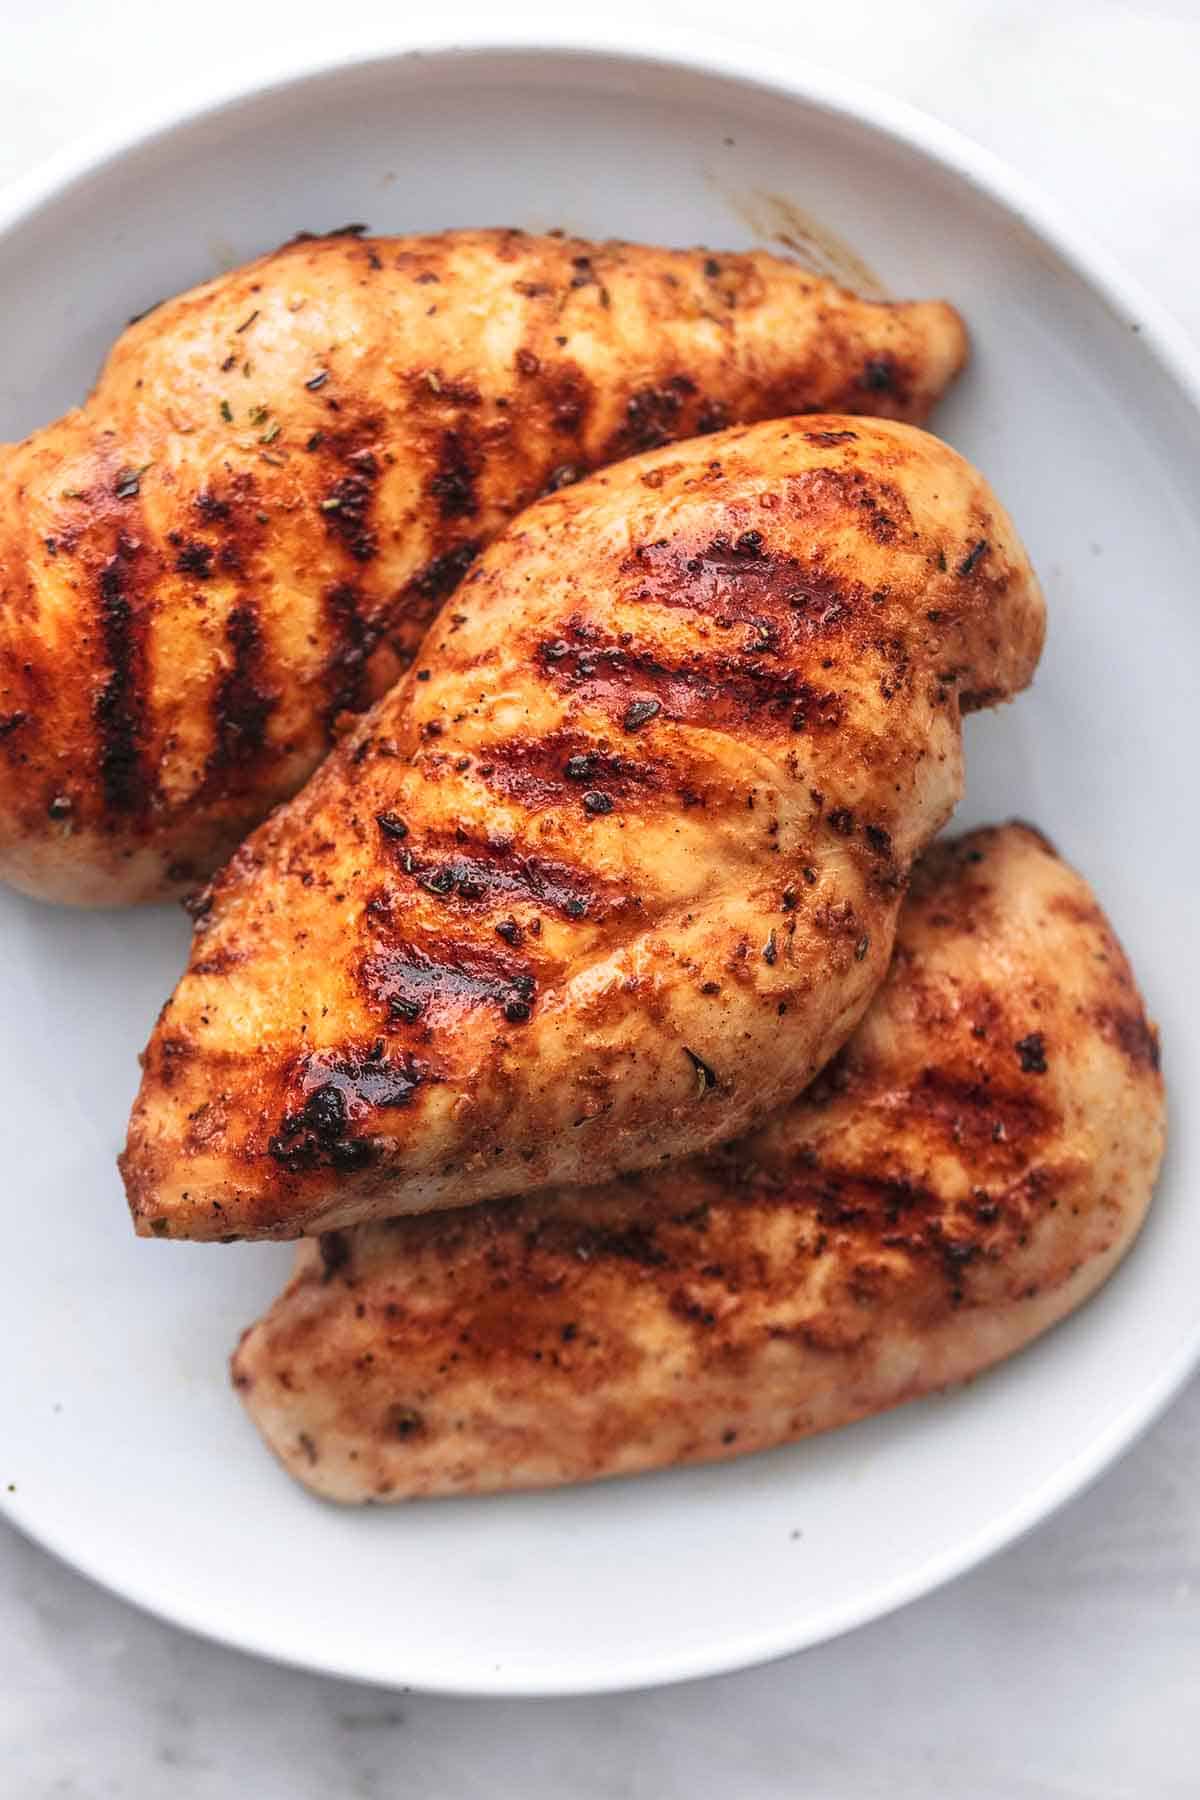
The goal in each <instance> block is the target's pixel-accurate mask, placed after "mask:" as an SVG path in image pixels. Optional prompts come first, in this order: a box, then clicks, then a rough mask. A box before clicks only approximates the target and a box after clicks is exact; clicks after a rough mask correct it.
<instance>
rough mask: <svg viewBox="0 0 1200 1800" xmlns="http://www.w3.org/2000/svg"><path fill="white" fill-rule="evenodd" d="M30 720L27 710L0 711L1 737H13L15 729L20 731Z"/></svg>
mask: <svg viewBox="0 0 1200 1800" xmlns="http://www.w3.org/2000/svg"><path fill="white" fill-rule="evenodd" d="M28 722H29V714H28V713H27V712H10V713H0V739H2V738H6V737H11V736H12V734H13V732H14V731H19V730H20V729H21V726H22V725H26V724H28Z"/></svg>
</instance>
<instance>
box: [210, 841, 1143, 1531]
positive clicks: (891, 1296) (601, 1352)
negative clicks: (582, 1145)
mask: <svg viewBox="0 0 1200 1800" xmlns="http://www.w3.org/2000/svg"><path fill="white" fill-rule="evenodd" d="M1162 1141H1163V1089H1162V1080H1161V1077H1160V1075H1159V1072H1158V1044H1157V1039H1156V1035H1155V1032H1154V1029H1153V1027H1152V1026H1151V1025H1150V1024H1149V1023H1148V1021H1147V1018H1146V1014H1145V1011H1144V1009H1143V1006H1142V1002H1141V999H1140V997H1139V995H1138V992H1137V988H1136V986H1135V985H1134V980H1133V977H1132V974H1131V972H1130V969H1129V965H1128V963H1127V962H1126V960H1125V958H1124V956H1123V955H1122V953H1121V949H1120V947H1119V945H1118V944H1117V942H1116V940H1115V938H1114V937H1113V934H1112V931H1111V929H1110V928H1109V926H1108V924H1107V923H1106V921H1105V919H1104V916H1103V914H1102V913H1101V911H1100V909H1099V907H1098V906H1097V904H1096V902H1095V899H1094V898H1093V896H1092V895H1091V893H1090V892H1089V890H1088V888H1087V886H1086V884H1085V883H1084V882H1083V881H1082V880H1081V879H1080V877H1079V876H1078V875H1076V874H1074V873H1073V872H1072V871H1071V870H1070V869H1069V868H1068V867H1067V866H1066V865H1065V864H1064V863H1062V862H1060V861H1059V860H1058V858H1057V857H1056V856H1055V854H1054V853H1053V851H1052V850H1051V849H1050V847H1049V846H1048V845H1047V844H1046V843H1045V841H1044V840H1043V839H1042V838H1040V837H1039V836H1038V835H1037V833H1036V832H1033V831H1031V830H1029V829H1028V828H1027V827H1024V826H1018V825H1014V826H1007V827H1004V828H1002V829H999V830H993V831H981V832H976V833H973V834H972V835H971V836H970V837H967V838H964V839H962V840H961V841H960V842H958V843H957V844H952V845H941V846H938V847H936V848H935V849H934V850H933V851H931V852H930V853H929V854H928V856H927V857H926V859H925V861H924V863H923V864H922V866H921V868H920V869H919V871H918V874H917V877H916V879H915V881H914V884H913V889H912V893H911V896H910V898H909V900H908V902H907V903H906V905H905V908H904V910H903V912H902V914H901V920H900V927H899V932H898V936H897V943H896V953H895V956H894V958H893V961H892V966H891V970H890V972H889V975H888V979H887V981H886V982H885V984H884V986H883V988H882V989H881V990H880V992H879V993H878V994H877V995H876V997H875V999H874V1001H873V1003H872V1005H871V1008H870V1011H869V1012H868V1013H867V1016H866V1018H865V1019H864V1021H863V1023H862V1024H861V1025H860V1026H859V1028H858V1031H857V1032H856V1033H855V1035H854V1036H853V1038H852V1039H851V1040H850V1042H849V1043H848V1044H847V1046H846V1047H845V1048H844V1050H843V1051H842V1052H841V1054H840V1055H839V1056H838V1058H837V1059H836V1061H835V1062H834V1063H833V1064H832V1066H831V1067H830V1068H829V1069H827V1070H826V1071H825V1072H824V1073H823V1074H822V1075H821V1076H820V1077H818V1080H817V1082H816V1083H815V1084H814V1085H813V1086H812V1087H811V1088H810V1089H809V1090H808V1092H807V1093H806V1094H804V1095H803V1096H802V1097H801V1098H800V1099H799V1100H797V1101H795V1102H793V1104H792V1105H791V1106H790V1107H788V1108H787V1109H786V1110H785V1111H783V1112H782V1113H780V1114H778V1115H777V1116H776V1117H775V1118H774V1119H772V1120H771V1122H770V1123H769V1124H768V1125H766V1126H765V1127H764V1128H763V1129H762V1130H760V1131H759V1132H757V1133H756V1134H755V1135H754V1136H752V1137H750V1138H747V1139H745V1140H743V1141H742V1142H741V1143H740V1144H736V1145H733V1146H731V1147H729V1148H727V1149H725V1150H722V1151H719V1152H716V1153H713V1154H712V1155H710V1156H707V1157H704V1158H698V1159H695V1160H692V1161H690V1162H686V1163H683V1164H680V1165H678V1166H676V1167H674V1168H671V1169H667V1170H663V1171H661V1172H658V1173H654V1174H648V1175H643V1176H640V1177H636V1178H628V1179H626V1180H624V1181H621V1182H616V1183H613V1184H612V1185H610V1186H608V1187H603V1188H592V1189H586V1190H583V1189H566V1190H559V1191H558V1192H556V1193H553V1194H549V1195H541V1196H537V1197H533V1198H526V1199H524V1200H514V1201H499V1202H491V1203H489V1204H488V1205H486V1206H481V1207H473V1208H468V1209H467V1210H465V1211H462V1212H454V1213H443V1214H439V1215H438V1216H437V1217H435V1218H426V1219H397V1220H394V1221H392V1222H390V1223H387V1224H380V1225H373V1226H367V1227H364V1228H362V1229H360V1230H357V1231H352V1232H346V1233H340V1232H339V1233H336V1234H333V1235H331V1236H329V1237H326V1238H324V1239H322V1240H321V1241H320V1242H319V1243H315V1242H310V1243H306V1244H305V1245H304V1246H303V1247H302V1248H301V1250H300V1252H299V1255H298V1258H297V1263H296V1270H295V1274H294V1276H293V1278H292V1281H291V1283H290V1285H289V1286H288V1287H287V1288H286V1289H285V1291H284V1293H283V1294H282V1295H281V1296H280V1298H279V1299H278V1300H277V1301H276V1302H275V1304H274V1306H273V1307H272V1308H271V1309H270V1311H269V1312H268V1313H267V1314H266V1316H265V1317H264V1318H263V1319H262V1320H261V1321H260V1322H259V1323H258V1324H257V1325H255V1326H253V1327H252V1328H251V1329H250V1331H248V1332H247V1333H246V1335H245V1337H244V1338H243V1340H242V1343H241V1345H240V1347H239V1349H238V1351H237V1354H236V1356H235V1357H234V1361H233V1371H234V1382H235V1385H236V1386H237V1388H238V1389H239V1390H240V1392H241V1395H242V1398H243V1400H244V1402H245V1404H246V1407H247V1409H248V1411H249V1413H250V1416H251V1418H252V1419H253V1420H254V1422H255V1424H256V1425H257V1426H258V1429H259V1430H260V1431H261V1432H262V1434H263V1437H264V1438H265V1440H266V1442H267V1443H268V1445H269V1446H270V1448H271V1449H272V1450H273V1451H274V1452H275V1454H276V1455H277V1456H278V1457H279V1458H280V1460H281V1461H282V1463H283V1464H284V1466H285V1467H286V1468H287V1470H288V1471H289V1473H290V1474H292V1475H294V1476H296V1477H297V1479H298V1480H300V1481H302V1482H303V1483H304V1484H305V1485H306V1486H307V1487H309V1488H311V1489H312V1490H313V1492H314V1493H317V1494H321V1495H323V1496H325V1497H327V1498H329V1499H334V1500H344V1501H370V1500H403V1499H409V1498H415V1497H418V1496H423V1495H435V1494H465V1493H481V1492H487V1491H492V1490H496V1489H503V1488H527V1487H540V1486H545V1485H550V1484H554V1483H559V1482H574V1481H589V1480H593V1479H595V1478H597V1477H599V1476H608V1475H621V1474H631V1473H633V1472H635V1471H638V1470H643V1469H651V1468H662V1467H666V1466H668V1465H671V1464H676V1463H688V1462H700V1461H709V1460H715V1459H724V1458H727V1457H733V1456H739V1455H742V1454H743V1453H745V1452H746V1451H750V1450H760V1449H764V1448H767V1447H769V1446H771V1445H774V1444H780V1443H784V1442H787V1441H788V1440H790V1439H794V1438H799V1437H803V1436H806V1435H808V1434H809V1433H811V1432H815V1431H821V1430H825V1429H827V1428H829V1427H830V1426H835V1425H841V1424H844V1423H846V1422H847V1421H848V1420H850V1419H854V1418H858V1417H860V1416H862V1415H864V1414H867V1413H873V1412H877V1411H880V1410H881V1409H883V1408H885V1407H889V1406H894V1405H896V1404H897V1403H898V1402H899V1401H903V1400H909V1399H913V1398H915V1397H916V1396H918V1395H920V1394H924V1393H927V1392H929V1391H930V1390H932V1389H935V1388H940V1387H943V1386H945V1385H946V1384H947V1383H949V1382H956V1381H962V1380H964V1379H965V1378H967V1377H968V1376H972V1375H975V1374H977V1373H978V1372H979V1371H980V1370H982V1369H985V1368H986V1367H988V1365H989V1364H992V1363H994V1362H996V1361H998V1360H999V1359H1000V1358H1002V1357H1005V1356H1008V1355H1010V1354H1011V1353H1012V1352H1013V1351H1015V1350H1018V1349H1020V1348H1021V1347H1022V1346H1023V1345H1025V1344H1027V1343H1028V1342H1029V1341H1030V1340H1031V1339H1032V1338H1034V1337H1036V1336H1037V1335H1038V1333H1039V1332H1041V1331H1044V1330H1045V1329H1046V1328H1047V1327H1048V1326H1049V1325H1052V1324H1053V1323H1054V1322H1055V1321H1056V1320H1058V1319H1061V1318H1062V1317H1064V1315H1065V1314H1067V1313H1068V1312H1070V1311H1071V1310H1072V1308H1074V1307H1076V1306H1078V1305H1079V1304H1080V1302H1081V1301H1083V1300H1084V1299H1085V1298H1086V1297H1087V1296H1088V1295H1089V1294H1090V1293H1092V1292H1093V1290H1094V1289H1095V1288H1096V1287H1098V1286H1099V1284H1100V1283H1101V1282H1102V1281H1103V1280H1104V1279H1105V1278H1106V1276H1107V1275H1108V1274H1109V1273H1110V1272H1111V1271H1112V1269H1113V1267H1114V1266H1115V1264H1116V1263H1117V1261H1118V1260H1119V1259H1120V1257H1121V1256H1122V1255H1123V1254H1124V1252H1125V1250H1126V1249H1127V1248H1128V1247H1129V1244H1130V1242H1131V1241H1132V1239H1133V1237H1134V1234H1135V1233H1136V1232H1137V1229H1138V1227H1139V1225H1140V1223H1141V1221H1142V1217H1143V1214H1144V1212H1145V1209H1146V1205H1147V1203H1148V1201H1149V1198H1150V1193H1151V1188H1152V1185H1153V1182H1154V1178H1155V1174H1156V1171H1157V1168H1158V1163H1159V1158H1160V1155H1161V1150H1162ZM983 1403H985V1402H984V1401H983V1398H982V1396H981V1404H983Z"/></svg>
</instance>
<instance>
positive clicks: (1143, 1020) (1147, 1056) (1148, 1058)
mask: <svg viewBox="0 0 1200 1800" xmlns="http://www.w3.org/2000/svg"><path fill="white" fill-rule="evenodd" d="M1096 1023H1097V1025H1098V1026H1099V1028H1100V1030H1101V1031H1102V1032H1103V1033H1104V1036H1105V1037H1106V1038H1108V1039H1109V1041H1110V1042H1111V1043H1114V1044H1116V1046H1117V1048H1118V1049H1119V1050H1120V1051H1121V1053H1122V1054H1123V1055H1124V1056H1125V1057H1127V1058H1128V1060H1129V1062H1130V1064H1131V1065H1132V1067H1133V1068H1134V1069H1137V1070H1147V1069H1149V1070H1152V1071H1154V1072H1155V1073H1157V1072H1158V1068H1159V1063H1160V1053H1159V1044H1158V1033H1157V1031H1156V1030H1155V1029H1154V1027H1153V1025H1151V1023H1150V1021H1149V1020H1148V1019H1147V1017H1146V1015H1145V1014H1144V1013H1142V1012H1136V1011H1122V1010H1120V1009H1118V1008H1115V1007H1101V1008H1100V1009H1099V1011H1098V1012H1097V1014H1096Z"/></svg>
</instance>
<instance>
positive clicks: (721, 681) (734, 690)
mask: <svg viewBox="0 0 1200 1800" xmlns="http://www.w3.org/2000/svg"><path fill="white" fill-rule="evenodd" d="M567 629H568V631H571V630H572V627H571V626H570V625H568V627H567ZM573 635H574V633H573ZM539 660H540V662H541V664H542V666H543V668H544V670H545V671H546V674H547V675H548V677H549V679H550V680H551V681H552V682H553V683H554V684H555V685H556V686H557V687H560V688H564V689H566V690H567V691H569V692H571V693H574V694H578V695H579V697H580V698H581V699H583V700H585V701H586V703H587V704H588V705H589V706H594V707H596V708H597V709H598V710H601V711H603V712H605V713H607V714H608V716H609V717H610V718H611V719H612V720H613V721H614V725H615V724H616V723H618V722H623V721H624V719H625V717H626V716H627V713H628V710H629V706H630V702H631V701H632V700H633V697H634V695H635V694H636V696H637V703H638V704H639V705H642V706H645V705H646V704H647V703H648V702H650V701H653V703H654V705H655V707H656V710H657V715H658V716H659V717H660V718H663V719H666V720H671V721H673V722H675V723H677V724H686V725H698V726H701V727H703V728H704V729H706V730H711V731H728V732H738V731H741V730H744V729H745V728H746V727H747V726H752V727H753V728H754V729H755V730H757V731H761V732H765V731H769V730H771V729H774V730H776V731H779V732H781V733H793V732H804V731H822V730H832V729H835V728H836V727H837V726H838V725H840V724H841V722H842V719H843V717H844V716H845V705H844V703H843V700H842V698H841V696H840V695H839V694H838V693H837V692H835V691H834V690H833V689H832V688H820V687H815V686H813V685H811V684H810V683H809V682H807V681H805V680H804V679H803V678H802V677H801V676H800V675H798V674H796V673H794V672H793V671H791V670H789V669H778V668H774V667H772V666H771V664H770V663H769V662H767V661H766V660H765V659H760V658H756V657H753V656H750V655H741V656H739V655H736V654H733V653H730V654H725V655H712V654H708V655H705V654H703V653H702V652H700V651H697V652H696V653H695V655H694V657H693V659H692V661H691V662H689V663H684V664H675V665H671V664H668V663H664V662H663V661H661V660H660V659H659V658H658V657H656V656H652V655H650V654H649V653H648V652H646V651H644V650H639V649H637V648H636V647H635V646H626V645H624V644H621V643H619V642H617V641H615V640H613V639H607V640H604V639H601V638H600V637H599V634H598V633H593V632H591V631H590V629H589V631H588V634H587V636H586V638H584V640H583V641H576V642H571V641H570V640H569V639H567V638H565V637H563V638H554V639H550V640H548V641H546V642H544V643H543V644H542V645H541V646H540V649H539Z"/></svg>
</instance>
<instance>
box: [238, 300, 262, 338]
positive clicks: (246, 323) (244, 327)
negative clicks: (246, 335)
mask: <svg viewBox="0 0 1200 1800" xmlns="http://www.w3.org/2000/svg"><path fill="white" fill-rule="evenodd" d="M257 317H258V308H257V306H256V307H255V309H254V311H253V312H252V313H251V314H250V315H249V317H248V318H245V319H243V320H242V322H241V324H240V325H239V326H238V328H237V332H236V334H235V335H236V336H238V337H241V335H242V333H243V331H249V329H250V327H251V325H253V323H254V321H255V319H257Z"/></svg>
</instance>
